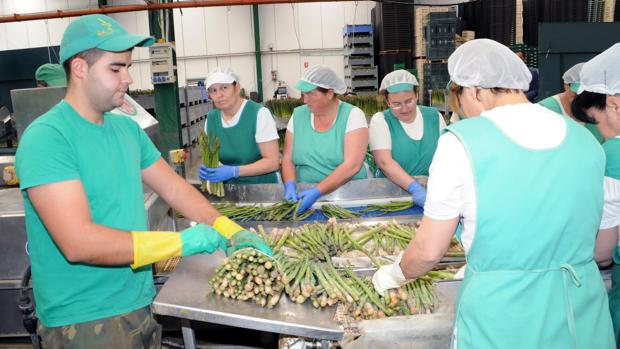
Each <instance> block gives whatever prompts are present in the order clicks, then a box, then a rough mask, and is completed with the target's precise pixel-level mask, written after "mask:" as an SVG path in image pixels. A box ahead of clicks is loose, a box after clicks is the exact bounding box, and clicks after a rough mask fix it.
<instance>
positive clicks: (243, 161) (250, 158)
mask: <svg viewBox="0 0 620 349" xmlns="http://www.w3.org/2000/svg"><path fill="white" fill-rule="evenodd" d="M262 107H263V106H262V105H260V104H258V103H255V102H253V101H247V102H246V103H245V107H243V111H242V112H241V116H240V118H239V122H238V123H237V124H236V125H235V126H233V127H228V128H224V127H222V111H221V110H220V109H214V110H212V111H210V112H209V113H208V114H207V131H208V133H209V135H210V136H211V138H213V136H216V137H217V138H218V139H219V141H220V152H219V157H220V162H221V163H222V164H224V165H229V166H243V165H248V164H252V163H254V162H256V161H258V160H260V159H262V157H263V156H262V155H261V153H260V148H259V147H258V144H257V143H256V121H257V119H258V111H259V110H260V108H262ZM226 183H238V184H258V183H278V177H277V176H276V172H270V173H265V174H263V175H258V176H245V177H239V178H235V179H231V180H229V181H226Z"/></svg>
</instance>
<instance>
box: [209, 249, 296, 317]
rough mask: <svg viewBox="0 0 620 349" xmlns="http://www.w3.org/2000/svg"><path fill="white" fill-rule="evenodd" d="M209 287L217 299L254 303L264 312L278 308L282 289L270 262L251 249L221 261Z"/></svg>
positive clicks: (270, 260)
mask: <svg viewBox="0 0 620 349" xmlns="http://www.w3.org/2000/svg"><path fill="white" fill-rule="evenodd" d="M209 284H210V285H211V288H212V290H213V292H214V293H215V294H217V295H221V296H224V297H226V298H232V299H238V300H242V301H254V302H255V303H256V304H259V305H261V306H263V307H264V306H266V307H267V308H273V307H274V306H275V305H276V304H278V301H279V300H280V296H281V294H282V290H283V288H284V283H283V282H282V275H281V273H280V272H279V271H278V268H277V267H276V265H275V264H274V263H273V261H272V259H271V258H270V257H268V256H266V255H264V254H263V253H261V252H258V251H256V250H254V249H251V248H248V249H244V250H240V251H237V252H236V253H235V254H234V255H233V256H232V257H230V258H227V259H225V260H224V262H223V263H222V264H220V265H219V266H218V267H217V269H216V270H215V275H214V276H213V278H211V280H209Z"/></svg>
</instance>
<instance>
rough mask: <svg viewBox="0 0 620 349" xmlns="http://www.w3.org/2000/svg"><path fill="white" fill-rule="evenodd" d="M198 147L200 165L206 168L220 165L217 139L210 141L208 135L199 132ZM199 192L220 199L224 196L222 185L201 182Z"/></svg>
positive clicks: (220, 183)
mask: <svg viewBox="0 0 620 349" xmlns="http://www.w3.org/2000/svg"><path fill="white" fill-rule="evenodd" d="M198 146H199V147H200V155H201V157H202V163H203V164H204V165H205V166H206V167H218V166H219V165H220V156H219V151H220V141H219V140H218V139H217V137H214V139H213V141H211V137H210V135H208V134H205V132H204V131H202V130H201V131H200V133H199V134H198ZM200 190H202V191H206V192H208V193H209V194H212V195H215V196H218V197H222V196H224V183H222V182H219V183H211V182H209V181H206V182H202V184H201V185H200Z"/></svg>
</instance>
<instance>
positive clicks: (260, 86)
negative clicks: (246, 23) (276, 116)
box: [252, 4, 263, 102]
mask: <svg viewBox="0 0 620 349" xmlns="http://www.w3.org/2000/svg"><path fill="white" fill-rule="evenodd" d="M252 18H253V23H254V52H255V57H256V85H257V86H256V91H257V92H258V101H259V102H262V101H263V64H262V61H261V56H260V22H259V19H258V5H257V4H254V5H252Z"/></svg>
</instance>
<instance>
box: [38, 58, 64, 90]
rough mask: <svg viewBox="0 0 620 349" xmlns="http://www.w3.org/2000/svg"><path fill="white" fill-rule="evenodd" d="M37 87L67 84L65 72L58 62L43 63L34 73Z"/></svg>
mask: <svg viewBox="0 0 620 349" xmlns="http://www.w3.org/2000/svg"><path fill="white" fill-rule="evenodd" d="M34 76H35V79H36V80H37V87H64V86H67V73H65V70H64V69H63V67H62V65H60V64H52V63H45V64H43V65H41V66H40V67H39V68H37V71H36V72H35V73H34Z"/></svg>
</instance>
